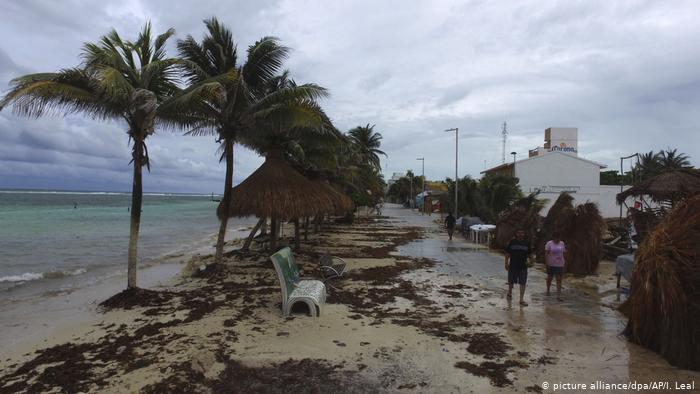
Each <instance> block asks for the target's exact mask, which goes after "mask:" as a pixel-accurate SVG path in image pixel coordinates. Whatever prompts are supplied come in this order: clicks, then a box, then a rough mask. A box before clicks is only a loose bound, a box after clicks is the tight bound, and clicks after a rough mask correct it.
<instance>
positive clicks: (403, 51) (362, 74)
mask: <svg viewBox="0 0 700 394" xmlns="http://www.w3.org/2000/svg"><path fill="white" fill-rule="evenodd" d="M699 13H700V5H699V4H698V3H697V2H693V1H686V2H684V1H678V2H673V3H661V2H652V1H648V2H604V3H603V2H543V1H525V2H517V3H516V2H479V1H476V2H474V1H471V2H461V1H441V2H405V1H393V0H391V1H382V2H376V1H359V0H358V1H353V2H332V3H327V2H322V1H302V2H300V1H292V0H279V1H277V0H266V1H261V2H250V1H227V2H222V1H214V0H208V1H199V2H185V1H165V0H155V1H141V0H122V1H101V2H95V1H78V0H72V1H71V0H69V1H61V2H52V1H39V0H34V1H23V2H19V1H17V2H4V3H3V4H2V5H0V34H2V36H3V37H5V38H6V39H5V40H4V41H3V42H1V43H0V89H1V90H4V89H5V87H7V83H8V82H9V80H10V79H11V78H13V77H15V76H17V75H19V74H22V73H29V72H37V71H46V70H49V71H50V70H56V69H60V68H62V67H70V66H74V65H76V64H77V63H78V61H79V54H80V48H81V46H82V44H83V43H84V42H85V41H89V40H96V39H97V38H98V37H99V36H100V35H101V34H104V33H106V32H107V31H108V30H109V29H110V28H111V27H115V28H116V29H117V30H118V31H120V32H121V33H122V34H123V35H124V36H127V37H133V36H134V35H135V34H136V32H137V30H138V28H139V27H140V26H141V25H142V24H143V23H144V22H145V21H146V20H151V21H152V22H153V25H154V29H155V30H156V31H158V32H160V31H163V30H165V29H167V28H168V27H174V28H175V29H176V31H177V38H184V37H185V36H187V35H188V34H192V35H193V36H194V37H195V38H198V39H199V38H201V36H202V33H203V26H202V23H201V21H202V19H204V18H208V17H210V16H212V15H216V16H217V17H219V19H220V20H221V21H222V22H224V23H226V24H227V25H229V26H230V27H231V28H232V30H233V33H234V37H235V39H236V41H237V42H238V44H239V46H238V47H239V53H240V54H241V58H242V59H243V58H244V57H245V50H246V48H247V47H248V45H250V44H251V43H253V42H254V41H255V40H256V39H258V38H260V37H262V36H267V35H273V36H277V37H279V38H281V39H282V41H283V43H284V44H286V45H288V46H290V47H292V48H293V51H292V53H291V55H290V58H289V59H288V61H287V63H286V67H288V68H289V69H290V70H291V72H292V74H293V76H294V78H295V79H296V80H297V81H299V82H316V83H318V84H320V85H322V86H325V87H327V88H329V89H330V91H331V95H332V96H331V98H330V99H328V100H325V102H324V107H325V108H326V112H327V113H328V114H329V115H330V116H331V118H332V119H333V120H334V122H336V124H337V126H338V127H339V128H340V129H342V130H348V129H350V128H352V127H354V126H357V125H364V124H367V123H369V124H376V126H375V130H377V131H379V132H381V133H382V134H383V135H384V139H383V146H382V149H383V150H384V151H385V152H387V153H388V154H389V158H388V160H384V161H383V168H384V169H386V170H387V171H388V172H389V175H390V173H391V172H394V171H404V170H406V169H413V170H414V171H420V167H419V166H420V162H417V161H416V160H415V159H416V157H419V156H424V157H425V158H426V162H425V165H426V174H427V175H428V176H429V177H431V178H443V177H445V176H452V174H453V169H454V167H453V165H454V162H453V159H452V156H451V154H449V155H448V154H445V152H453V149H454V135H453V134H451V133H445V132H444V131H443V130H444V129H446V128H452V127H459V128H460V152H462V153H461V156H460V158H461V160H460V173H461V174H472V175H474V176H478V173H479V172H480V171H481V170H483V169H484V167H485V166H491V165H494V164H498V163H500V160H501V140H500V128H501V124H502V123H503V121H507V122H508V129H509V131H510V134H509V138H508V144H507V147H506V151H507V153H509V152H511V151H516V152H518V155H519V157H522V155H525V154H527V149H530V148H534V147H536V146H537V145H540V144H541V143H542V140H543V130H544V129H545V128H547V127H550V126H573V127H578V128H579V138H580V141H579V145H580V146H579V148H580V149H579V151H580V154H581V155H582V156H584V157H587V158H590V159H593V160H597V161H600V162H602V163H605V164H608V165H611V166H615V165H616V163H618V160H619V159H618V158H619V157H620V156H623V155H628V154H630V153H633V152H637V151H649V150H652V149H653V150H658V149H662V148H666V147H679V148H680V150H681V151H683V152H685V153H687V154H689V155H690V156H691V158H692V162H693V163H694V164H698V160H700V134H698V133H697V131H698V130H697V126H696V125H697V122H698V121H697V119H699V118H700V93H698V92H699V91H700V90H699V89H698V88H700V78H698V77H697V70H698V68H699V67H700V47H699V46H698V45H697V44H696V43H695V37H697V36H698V33H700V28H698V27H697V23H695V17H696V15H698V14H699ZM174 43H175V40H173V42H172V43H171V46H170V49H171V53H173V54H174V52H172V49H173V48H174ZM124 130H125V126H124V125H123V124H119V123H102V122H97V121H93V120H90V119H83V118H81V117H70V118H68V119H61V118H45V119H38V120H28V119H21V118H18V117H16V116H14V115H13V114H12V113H11V112H8V111H3V112H0V136H1V138H2V142H3V144H2V146H1V147H0V187H7V186H11V185H19V184H20V183H22V182H25V183H26V182H27V179H35V180H36V182H37V185H36V187H41V184H45V185H51V186H50V187H57V186H53V185H55V184H60V182H64V185H67V186H70V187H80V186H81V185H86V187H88V186H89V187H98V186H99V185H103V186H104V185H112V186H111V187H112V188H117V189H124V190H126V189H128V187H129V185H130V171H129V165H128V162H129V152H130V151H129V146H128V145H127V142H128V141H127V139H126V134H125V132H124ZM148 143H149V151H150V153H151V158H152V160H153V164H154V165H153V168H152V172H151V174H149V175H147V176H146V180H145V187H146V189H147V190H178V191H185V190H187V191H205V192H210V191H220V189H221V183H222V179H223V166H222V165H221V164H220V163H219V162H218V155H217V153H216V148H217V146H216V144H215V143H214V141H213V138H207V137H202V138H190V137H181V136H178V135H176V134H174V133H169V132H165V131H159V132H158V133H157V134H156V135H155V136H153V137H152V138H149V141H148ZM508 156H509V155H508ZM235 159H236V160H235V161H236V166H235V174H236V175H235V177H236V182H238V181H240V180H242V179H243V178H244V177H245V176H246V175H248V174H250V172H252V171H253V170H254V169H255V168H256V167H257V166H258V165H259V164H260V163H261V159H260V158H259V157H257V155H255V154H254V153H252V152H250V151H247V150H245V149H242V148H240V149H238V150H237V152H236V157H235ZM17 174H23V178H22V177H18V175H17ZM57 180H59V181H57ZM47 187H48V186H47ZM100 187H102V186H100ZM105 187H106V186H105Z"/></svg>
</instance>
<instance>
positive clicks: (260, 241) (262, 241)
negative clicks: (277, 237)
mask: <svg viewBox="0 0 700 394" xmlns="http://www.w3.org/2000/svg"><path fill="white" fill-rule="evenodd" d="M253 242H254V243H255V246H257V248H258V249H264V248H266V247H267V244H268V243H269V242H270V236H269V235H268V234H259V235H257V236H256V237H255V238H253Z"/></svg>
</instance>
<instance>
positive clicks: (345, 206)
mask: <svg viewBox="0 0 700 394" xmlns="http://www.w3.org/2000/svg"><path fill="white" fill-rule="evenodd" d="M311 183H312V184H313V185H314V187H315V188H316V189H318V190H320V191H322V192H324V193H326V194H327V196H328V198H330V199H331V202H332V203H333V210H332V211H329V212H327V213H333V214H338V215H340V214H345V213H347V212H349V211H352V210H354V208H355V204H353V202H352V199H351V198H350V197H348V196H347V195H345V194H344V193H341V192H340V191H338V190H337V189H336V188H334V187H333V186H331V184H330V183H328V182H327V181H324V180H323V179H320V178H318V179H314V180H312V181H311Z"/></svg>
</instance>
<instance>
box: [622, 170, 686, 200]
mask: <svg viewBox="0 0 700 394" xmlns="http://www.w3.org/2000/svg"><path fill="white" fill-rule="evenodd" d="M696 194H700V170H696V169H691V168H684V169H678V170H671V171H666V172H663V173H661V174H659V175H657V176H655V177H652V178H649V179H647V180H646V181H642V182H641V183H640V184H638V185H635V186H632V187H631V188H629V189H627V190H625V191H623V192H622V193H619V194H618V195H617V202H618V203H620V204H622V203H623V202H624V201H625V200H626V199H627V198H628V197H630V196H642V195H647V196H650V197H651V198H652V199H653V200H654V201H664V200H671V201H675V200H679V199H682V198H687V197H692V196H694V195H696Z"/></svg>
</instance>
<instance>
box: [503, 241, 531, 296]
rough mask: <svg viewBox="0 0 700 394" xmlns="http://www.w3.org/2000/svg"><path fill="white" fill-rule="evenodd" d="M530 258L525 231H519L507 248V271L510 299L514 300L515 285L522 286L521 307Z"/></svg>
mask: <svg viewBox="0 0 700 394" xmlns="http://www.w3.org/2000/svg"><path fill="white" fill-rule="evenodd" d="M528 256H530V244H529V243H528V242H527V241H526V240H525V230H523V229H518V230H517V231H516V232H515V238H514V239H511V240H510V243H508V246H507V247H506V271H508V299H509V300H510V299H512V298H513V285H514V284H516V283H518V284H519V285H520V305H521V306H527V302H525V299H524V297H525V284H526V283H527V258H528Z"/></svg>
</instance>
